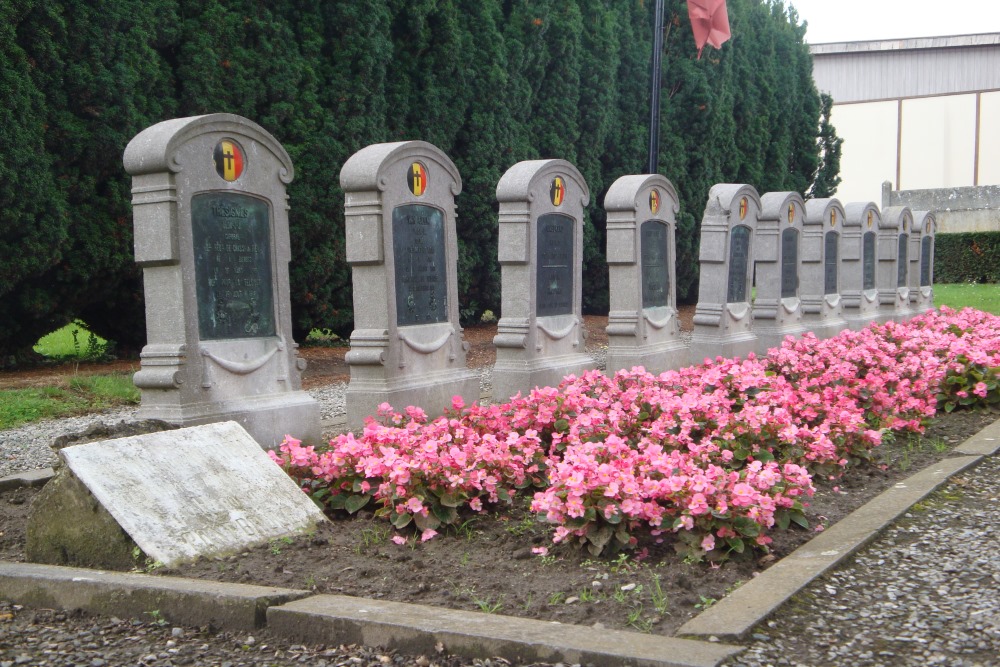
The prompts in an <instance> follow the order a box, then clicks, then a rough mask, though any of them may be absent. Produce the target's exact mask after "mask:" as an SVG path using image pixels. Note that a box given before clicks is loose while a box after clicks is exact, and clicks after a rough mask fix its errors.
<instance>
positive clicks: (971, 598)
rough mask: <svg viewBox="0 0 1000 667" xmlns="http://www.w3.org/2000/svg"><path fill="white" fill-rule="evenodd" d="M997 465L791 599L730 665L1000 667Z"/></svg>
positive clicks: (949, 490)
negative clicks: (998, 666) (940, 666)
mask: <svg viewBox="0 0 1000 667" xmlns="http://www.w3.org/2000/svg"><path fill="white" fill-rule="evenodd" d="M998 501H1000V457H997V456H994V457H991V458H989V459H987V460H986V461H984V462H983V463H982V464H980V465H979V466H978V467H976V468H974V469H972V470H971V471H967V472H965V473H963V474H961V475H959V476H958V477H957V478H956V479H954V480H953V481H952V483H951V484H949V485H948V486H946V487H945V488H944V489H942V490H941V491H939V492H938V493H936V494H934V495H933V496H931V497H930V498H929V499H928V500H927V501H925V502H923V503H920V504H918V505H917V506H916V507H915V508H914V509H913V510H912V511H911V512H909V513H907V514H906V516H905V517H904V518H903V519H902V520H901V521H899V522H898V523H897V524H896V525H894V526H893V527H892V528H890V529H889V530H887V531H886V532H885V534H883V535H882V536H881V537H880V538H879V539H878V540H876V541H875V542H874V543H872V545H871V546H869V547H868V548H867V549H865V550H864V551H862V552H861V553H859V554H858V555H857V556H856V557H855V558H854V559H853V560H852V561H851V562H849V563H847V564H845V565H843V566H841V567H840V568H838V569H837V570H836V571H834V572H833V573H832V574H830V575H829V576H827V577H824V578H823V579H822V580H820V581H817V582H815V583H814V584H812V585H811V586H809V587H808V588H806V589H805V590H803V591H802V592H800V593H799V595H797V596H796V597H795V598H793V599H792V600H791V601H790V602H789V603H788V604H787V605H786V606H785V607H783V608H782V610H781V613H780V614H779V615H778V617H777V618H775V619H773V620H771V621H768V622H766V623H765V624H764V627H759V628H756V629H755V633H754V635H753V640H752V642H751V644H750V648H749V649H748V650H747V651H746V652H745V653H743V654H741V655H740V656H739V657H738V658H736V659H734V660H732V661H730V662H728V663H726V664H727V665H732V666H735V665H740V666H745V667H764V666H767V665H775V666H777V665H790V666H799V665H808V666H809V667H818V666H820V665H837V666H838V667H846V666H850V667H869V666H881V665H906V666H911V665H912V666H914V667H916V666H917V665H920V666H923V665H948V666H949V667H987V666H989V665H1000V502H998Z"/></svg>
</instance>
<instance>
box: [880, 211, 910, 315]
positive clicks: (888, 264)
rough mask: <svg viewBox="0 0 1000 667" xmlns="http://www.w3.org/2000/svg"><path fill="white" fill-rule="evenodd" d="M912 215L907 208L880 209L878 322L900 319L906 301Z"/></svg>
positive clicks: (907, 295) (907, 298)
mask: <svg viewBox="0 0 1000 667" xmlns="http://www.w3.org/2000/svg"><path fill="white" fill-rule="evenodd" d="M912 223H913V214H912V213H911V212H910V208H909V207H908V206H889V207H886V208H884V209H882V224H881V225H880V226H879V231H878V270H877V274H876V276H875V282H876V285H877V288H878V304H879V306H878V321H879V322H881V323H885V322H888V321H889V320H900V319H902V318H903V316H902V313H903V312H904V309H905V308H906V306H907V303H908V301H909V286H908V284H909V283H908V280H909V276H908V271H907V267H908V265H909V259H908V255H909V245H910V244H909V234H910V228H911V226H912Z"/></svg>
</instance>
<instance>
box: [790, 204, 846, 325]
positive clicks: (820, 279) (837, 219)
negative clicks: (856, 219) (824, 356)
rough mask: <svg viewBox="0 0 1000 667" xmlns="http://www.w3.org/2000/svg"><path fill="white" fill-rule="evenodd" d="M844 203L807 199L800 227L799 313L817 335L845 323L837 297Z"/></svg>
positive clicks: (844, 215) (844, 214)
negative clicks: (800, 284) (804, 215)
mask: <svg viewBox="0 0 1000 667" xmlns="http://www.w3.org/2000/svg"><path fill="white" fill-rule="evenodd" d="M846 217H847V216H846V213H845V211H844V207H843V206H842V205H841V204H840V202H839V201H838V200H836V199H832V198H831V199H810V200H809V201H807V202H806V217H805V221H804V224H803V227H802V266H801V272H802V287H801V292H800V294H801V297H802V315H803V324H805V328H806V330H807V331H812V332H813V333H814V334H816V337H817V338H830V337H832V336H836V335H837V334H838V333H840V332H841V331H843V330H844V329H845V328H846V327H847V322H846V321H845V320H844V316H843V313H842V303H841V298H840V283H841V280H842V279H843V278H842V275H841V257H840V254H841V247H842V245H843V242H842V238H841V236H842V233H843V229H844V219H845V218H846Z"/></svg>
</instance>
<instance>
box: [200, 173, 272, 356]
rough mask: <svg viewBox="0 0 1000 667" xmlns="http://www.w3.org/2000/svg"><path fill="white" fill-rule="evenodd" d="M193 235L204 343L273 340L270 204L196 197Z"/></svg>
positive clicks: (229, 196) (236, 197)
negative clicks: (208, 341)
mask: <svg viewBox="0 0 1000 667" xmlns="http://www.w3.org/2000/svg"><path fill="white" fill-rule="evenodd" d="M191 231H192V239H193V243H194V267H195V290H196V294H197V299H198V330H199V333H200V335H201V338H202V340H220V339H226V338H259V337H265V336H274V335H275V314H274V287H273V285H272V284H271V221H270V210H269V208H268V204H267V202H265V201H264V200H262V199H257V198H256V197H251V196H249V195H244V194H236V193H227V192H208V193H202V194H197V195H194V196H193V197H191Z"/></svg>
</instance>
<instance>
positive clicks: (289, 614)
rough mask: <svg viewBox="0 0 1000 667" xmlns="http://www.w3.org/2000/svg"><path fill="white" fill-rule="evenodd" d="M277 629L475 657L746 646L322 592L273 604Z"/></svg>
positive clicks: (671, 661) (630, 656)
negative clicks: (438, 645)
mask: <svg viewBox="0 0 1000 667" xmlns="http://www.w3.org/2000/svg"><path fill="white" fill-rule="evenodd" d="M267 627H268V629H269V630H271V631H272V632H275V633H278V634H281V635H283V636H286V637H291V638H293V639H297V640H300V641H319V642H323V643H331V644H345V643H346V644H365V645H367V646H391V647H393V648H395V649H398V650H400V651H402V652H404V653H412V654H430V655H433V654H434V652H435V647H436V645H437V644H438V643H441V644H443V645H444V650H445V651H447V652H448V653H453V654H456V655H461V656H464V657H469V658H483V659H485V658H491V657H494V656H498V657H501V658H505V659H507V660H510V661H511V662H513V663H514V664H524V663H527V662H542V661H544V662H553V663H555V662H559V663H578V664H586V663H591V664H595V665H601V667H619V666H620V667H624V666H625V665H632V666H634V667H714V666H715V665H717V664H719V663H720V662H721V661H723V660H725V659H726V658H728V657H730V656H732V655H735V654H736V653H739V652H740V651H742V650H743V647H742V646H730V645H726V644H718V643H709V642H703V641H693V640H689V639H675V638H670V637H656V636H653V635H644V634H639V633H635V632H623V631H619V630H601V631H595V630H594V629H593V628H588V627H584V626H580V625H563V624H561V623H555V622H549V621H538V620H533V619H525V618H516V617H512V616H501V615H496V614H484V613H478V612H467V611H457V610H452V609H441V608H437V607H427V606H424V605H414V604H405V603H402V602H386V601H381V600H366V599H362V598H352V597H347V596H342V595H317V596H315V597H311V598H306V599H303V600H298V601H295V602H290V603H288V604H285V605H282V606H280V607H271V608H270V609H268V611H267Z"/></svg>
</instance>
